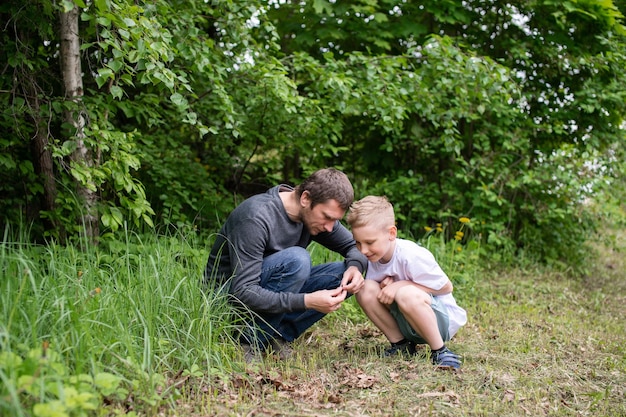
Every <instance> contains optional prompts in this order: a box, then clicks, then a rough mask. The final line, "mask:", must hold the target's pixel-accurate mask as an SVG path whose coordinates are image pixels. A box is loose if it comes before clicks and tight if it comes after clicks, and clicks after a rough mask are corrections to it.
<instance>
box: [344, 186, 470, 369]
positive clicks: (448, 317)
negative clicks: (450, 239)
mask: <svg viewBox="0 0 626 417" xmlns="http://www.w3.org/2000/svg"><path fill="white" fill-rule="evenodd" d="M347 222H348V224H349V225H350V226H351V228H352V235H353V236H354V239H355V241H356V245H357V248H358V249H359V250H360V251H361V253H362V254H363V255H365V256H366V257H367V259H368V268H367V275H366V277H365V278H366V279H365V285H364V287H363V288H362V289H361V291H359V292H358V293H357V294H355V296H356V299H357V301H358V303H359V305H360V306H361V308H362V309H363V311H364V312H365V314H366V315H367V316H368V317H369V318H370V320H372V322H373V323H374V324H375V325H376V326H377V327H378V328H379V329H380V330H381V331H382V332H383V333H384V335H385V336H386V337H387V339H388V340H389V342H390V343H391V347H390V348H389V349H387V350H385V356H393V355H396V354H398V353H408V354H414V353H415V345H416V344H424V343H425V344H428V345H429V346H430V349H431V359H432V362H433V364H434V365H437V366H438V367H441V368H449V369H455V370H456V369H459V368H460V366H461V361H460V358H459V356H458V355H457V354H455V353H453V352H452V351H450V350H449V349H448V348H447V347H446V345H445V342H446V341H448V340H450V339H451V338H452V337H453V336H454V335H455V333H456V332H457V331H458V330H459V328H460V327H461V326H463V325H464V324H465V323H466V322H467V314H466V312H465V310H464V309H462V308H461V307H459V306H458V305H457V304H456V301H455V299H454V297H453V296H452V282H450V280H449V279H448V277H447V276H446V274H445V273H444V272H443V271H442V269H441V267H440V266H439V264H438V263H437V261H436V260H435V258H434V256H433V255H432V253H431V252H430V251H429V250H428V249H426V248H423V247H421V246H419V245H418V244H417V243H415V242H412V241H410V240H406V239H400V238H398V237H397V235H398V230H397V228H396V226H395V217H394V212H393V206H392V205H391V203H390V202H389V201H388V200H387V198H386V197H378V196H368V197H365V198H363V199H361V200H359V201H356V202H354V203H353V204H352V206H351V207H350V212H349V213H348V217H347Z"/></svg>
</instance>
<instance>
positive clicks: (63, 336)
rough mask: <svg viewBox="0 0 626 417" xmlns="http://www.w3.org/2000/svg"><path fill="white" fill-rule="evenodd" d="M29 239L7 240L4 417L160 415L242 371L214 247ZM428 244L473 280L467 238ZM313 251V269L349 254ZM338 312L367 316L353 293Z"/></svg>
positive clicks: (124, 238) (1, 336) (0, 301)
mask: <svg viewBox="0 0 626 417" xmlns="http://www.w3.org/2000/svg"><path fill="white" fill-rule="evenodd" d="M26 242H27V240H26V239H25V238H22V237H19V236H17V237H13V238H11V237H10V233H8V232H6V233H5V235H4V238H3V240H2V242H0V269H1V271H2V277H3V279H2V281H1V282H0V347H1V348H2V353H0V381H1V382H2V384H1V386H0V415H7V416H8V415H11V416H31V415H36V416H48V415H55V416H78V415H89V414H90V413H95V410H98V409H99V410H100V411H99V412H100V413H105V414H107V413H109V414H111V413H117V414H130V415H134V414H135V413H137V414H143V415H153V414H156V413H157V409H159V408H160V407H162V406H163V405H164V404H167V403H168V402H169V403H171V404H174V403H175V401H176V400H177V399H179V398H180V397H181V396H182V397H184V396H185V395H186V393H185V392H184V391H183V390H182V389H180V388H181V386H182V384H180V382H181V381H184V379H185V378H188V377H193V378H197V379H200V380H202V379H205V380H206V382H207V384H202V383H201V382H200V383H196V384H193V385H194V386H196V387H198V386H203V385H204V386H206V385H210V384H211V382H212V380H214V378H215V377H216V376H217V377H220V378H222V377H226V376H227V375H229V374H231V373H232V372H233V371H235V372H237V371H239V370H242V366H243V364H242V362H241V361H240V360H238V358H239V354H240V353H239V352H238V351H235V349H237V348H236V346H237V344H236V343H233V340H232V339H233V338H234V337H236V334H237V331H238V329H239V326H240V325H241V320H240V318H241V317H240V316H239V315H238V313H237V311H236V310H235V309H233V308H232V306H231V305H230V304H229V303H228V300H227V297H228V295H226V294H225V292H222V291H219V288H216V289H211V290H208V291H207V290H205V289H204V288H203V287H202V285H201V276H202V270H203V268H204V265H205V262H206V259H207V255H208V251H209V248H208V247H207V245H206V244H205V242H202V241H198V238H197V237H196V236H195V235H194V234H184V233H174V234H169V235H156V234H155V235H137V234H134V233H131V232H128V231H126V232H125V233H123V234H121V235H120V236H118V237H117V239H107V240H104V241H103V242H102V243H101V244H100V245H99V246H97V247H93V246H89V245H86V244H85V243H84V242H83V243H82V244H78V245H58V244H55V243H49V244H47V245H31V244H28V243H26ZM422 243H423V244H425V246H427V247H428V248H429V249H431V251H433V253H435V256H436V257H437V259H438V260H439V262H440V263H441V264H442V266H443V267H444V269H447V271H446V272H448V273H449V274H450V276H451V278H452V279H453V281H454V282H455V285H457V286H460V287H464V288H469V287H471V283H472V280H473V278H472V277H471V273H469V272H470V271H471V268H468V266H467V264H468V262H470V261H471V260H472V259H473V258H471V256H470V254H469V252H462V251H459V250H458V245H459V244H460V243H459V242H446V241H445V240H443V239H442V238H440V236H436V235H433V236H431V239H430V240H427V241H425V242H422ZM309 251H310V253H311V256H312V259H313V262H314V263H315V264H318V263H323V262H330V261H335V260H339V259H340V257H339V255H337V254H335V253H333V252H330V251H328V250H327V249H325V248H323V247H321V246H319V245H315V244H313V245H311V247H310V248H309ZM341 317H342V318H341V320H345V319H348V320H352V321H353V322H355V323H358V322H365V321H366V320H367V319H366V317H365V316H364V314H363V313H362V311H361V309H360V307H359V306H358V304H357V303H356V302H355V300H354V297H352V298H351V299H350V300H349V301H348V302H347V303H344V306H343V307H342V314H341ZM337 319H339V317H338V316H337ZM331 320H335V319H331ZM103 410H104V411H103ZM106 410H108V411H106Z"/></svg>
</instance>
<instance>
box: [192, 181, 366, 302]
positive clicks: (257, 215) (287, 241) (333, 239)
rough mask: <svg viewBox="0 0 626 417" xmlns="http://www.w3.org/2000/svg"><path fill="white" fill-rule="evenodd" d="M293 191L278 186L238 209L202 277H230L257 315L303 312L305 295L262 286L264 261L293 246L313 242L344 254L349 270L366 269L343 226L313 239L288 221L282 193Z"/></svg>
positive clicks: (234, 292) (231, 288) (233, 291)
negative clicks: (267, 288) (355, 268)
mask: <svg viewBox="0 0 626 417" xmlns="http://www.w3.org/2000/svg"><path fill="white" fill-rule="evenodd" d="M291 190H293V188H291V187H288V186H285V185H278V186H275V187H273V188H270V189H269V190H268V191H267V192H266V193H263V194H258V195H255V196H252V197H250V198H248V199H247V200H245V201H243V202H242V203H241V204H240V205H239V206H237V207H236V208H235V210H233V212H232V213H231V214H230V215H229V216H228V219H227V220H226V222H225V223H224V225H223V226H222V229H221V230H220V232H219V234H218V236H217V238H216V240H215V243H214V244H213V248H212V249H211V253H210V255H209V260H208V262H207V266H206V269H205V272H204V280H205V283H207V284H208V283H210V282H212V281H214V280H218V281H220V282H223V281H224V280H226V279H228V278H231V282H230V286H229V291H230V293H231V294H232V295H234V296H235V297H237V299H238V300H239V301H241V302H242V303H243V304H245V305H246V306H248V307H249V308H250V309H252V310H253V311H256V312H258V313H280V312H291V311H298V310H305V305H304V294H298V293H288V292H281V293H279V292H274V291H270V290H266V289H265V288H263V287H261V286H260V276H261V265H262V263H263V258H265V257H266V256H269V255H271V254H273V253H276V252H278V251H281V250H284V249H287V248H290V247H294V246H300V247H302V248H306V247H307V246H308V245H309V244H310V243H311V241H312V240H313V241H316V242H318V243H319V244H321V245H323V246H325V247H327V248H328V249H330V250H332V251H335V252H337V253H339V254H341V255H342V256H343V257H344V258H345V265H346V268H348V267H349V266H353V265H354V266H356V267H357V268H358V269H359V270H360V271H361V272H363V271H364V270H365V269H366V268H367V258H365V257H364V256H363V255H362V254H361V253H360V252H359V250H358V249H357V248H356V244H355V242H354V239H353V237H352V233H350V231H349V230H348V229H346V227H345V226H343V225H342V224H341V223H340V222H339V221H337V222H336V223H335V226H334V227H333V231H332V232H323V233H319V234H318V235H316V236H311V234H310V233H309V231H308V230H307V229H306V227H304V225H303V224H302V223H297V222H294V221H292V220H291V219H289V216H288V215H287V212H286V210H285V207H284V205H283V202H282V200H281V198H280V196H279V194H278V193H279V191H291Z"/></svg>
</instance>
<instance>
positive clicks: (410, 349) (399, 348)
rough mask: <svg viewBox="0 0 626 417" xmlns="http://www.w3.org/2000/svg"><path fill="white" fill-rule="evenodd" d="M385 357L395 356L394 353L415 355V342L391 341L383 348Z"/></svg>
mask: <svg viewBox="0 0 626 417" xmlns="http://www.w3.org/2000/svg"><path fill="white" fill-rule="evenodd" d="M383 355H384V356H385V357H390V356H396V355H405V356H411V355H415V343H413V342H410V341H406V342H404V343H392V344H391V347H390V348H388V349H385V352H384V353H383Z"/></svg>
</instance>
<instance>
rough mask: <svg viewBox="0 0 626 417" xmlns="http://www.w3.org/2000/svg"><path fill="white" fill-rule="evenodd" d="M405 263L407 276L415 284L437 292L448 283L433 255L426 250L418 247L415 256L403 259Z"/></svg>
mask: <svg viewBox="0 0 626 417" xmlns="http://www.w3.org/2000/svg"><path fill="white" fill-rule="evenodd" d="M405 262H406V263H405V268H406V274H407V276H408V277H409V279H410V280H411V281H413V282H415V283H417V284H420V285H423V286H425V287H428V288H432V289H433V290H439V289H441V288H443V286H444V285H446V284H447V283H448V281H449V279H448V276H447V275H446V273H445V272H443V269H441V266H439V263H437V260H436V259H435V257H434V255H433V254H432V253H431V252H430V251H429V250H428V249H426V248H422V247H419V248H418V252H417V254H416V256H411V257H410V258H407V259H405Z"/></svg>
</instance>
